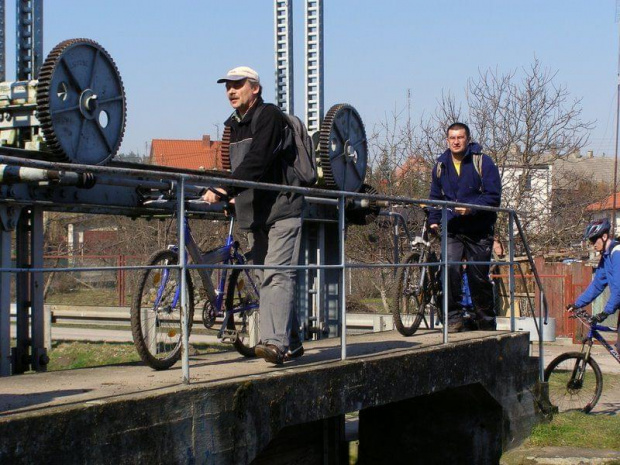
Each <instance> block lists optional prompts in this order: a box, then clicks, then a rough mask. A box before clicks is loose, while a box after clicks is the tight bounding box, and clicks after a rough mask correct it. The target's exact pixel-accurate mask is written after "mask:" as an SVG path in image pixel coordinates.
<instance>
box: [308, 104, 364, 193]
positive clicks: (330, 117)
mask: <svg viewBox="0 0 620 465" xmlns="http://www.w3.org/2000/svg"><path fill="white" fill-rule="evenodd" d="M319 153H320V160H321V169H322V172H323V179H324V182H325V184H326V186H327V187H330V188H333V189H339V190H341V191H348V192H358V191H359V189H360V188H361V187H362V185H363V184H364V178H365V177H366V167H367V162H368V141H367V139H366V130H365V129H364V123H363V122H362V118H361V117H360V115H359V113H358V112H357V110H356V109H355V108H353V107H352V106H351V105H348V104H346V103H341V104H338V105H334V106H333V107H331V108H330V109H329V111H328V112H327V115H326V116H325V118H324V119H323V122H322V123H321V130H320V134H319Z"/></svg>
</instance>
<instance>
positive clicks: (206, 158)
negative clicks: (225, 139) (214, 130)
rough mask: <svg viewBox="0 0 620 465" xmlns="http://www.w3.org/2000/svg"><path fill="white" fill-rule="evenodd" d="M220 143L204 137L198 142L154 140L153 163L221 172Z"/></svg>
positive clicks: (209, 137) (152, 143)
mask: <svg viewBox="0 0 620 465" xmlns="http://www.w3.org/2000/svg"><path fill="white" fill-rule="evenodd" d="M221 148H222V143H221V142H220V141H212V140H211V136H209V135H204V136H202V139H198V140H179V139H153V140H152V142H151V154H150V158H151V163H152V164H153V165H159V166H171V167H175V168H182V169H189V170H221V169H222V161H221Z"/></svg>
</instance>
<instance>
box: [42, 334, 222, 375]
mask: <svg viewBox="0 0 620 465" xmlns="http://www.w3.org/2000/svg"><path fill="white" fill-rule="evenodd" d="M191 347H192V348H193V349H194V350H195V353H196V354H207V353H216V352H225V351H228V350H232V346H230V345H228V344H208V345H207V344H191ZM48 355H49V357H50V362H49V364H48V366H47V370H48V371H59V370H73V369H76V368H92V367H98V366H105V365H119V364H128V363H136V362H140V357H139V356H138V352H136V348H135V347H134V345H133V344H132V343H130V342H119V343H114V342H79V341H73V342H69V341H56V342H54V343H52V350H51V351H50V352H49V354H48ZM140 363H141V362H140Z"/></svg>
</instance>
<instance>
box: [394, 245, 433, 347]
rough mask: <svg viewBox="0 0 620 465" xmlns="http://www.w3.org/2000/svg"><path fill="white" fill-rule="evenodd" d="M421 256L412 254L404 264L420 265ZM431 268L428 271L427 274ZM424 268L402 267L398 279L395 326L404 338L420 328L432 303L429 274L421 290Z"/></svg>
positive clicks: (395, 298)
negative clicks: (420, 284) (421, 276)
mask: <svg viewBox="0 0 620 465" xmlns="http://www.w3.org/2000/svg"><path fill="white" fill-rule="evenodd" d="M419 261H420V254H419V253H418V252H413V253H411V254H410V255H409V256H408V257H407V258H406V259H405V261H404V263H419ZM429 272H430V268H429V269H427V273H429ZM421 273H422V267H420V266H412V267H402V268H400V269H399V272H398V276H397V278H396V282H397V284H396V292H395V294H394V304H393V306H392V318H393V320H394V326H395V327H396V329H397V330H398V332H399V333H400V334H402V335H403V336H412V335H413V334H414V333H415V332H416V331H417V330H418V328H419V327H420V323H421V322H422V319H423V317H424V312H425V310H426V307H427V304H428V303H429V302H430V294H429V292H430V291H429V286H428V274H427V275H426V277H425V278H424V283H423V285H422V289H419V284H414V283H416V282H417V283H419V282H420V275H421Z"/></svg>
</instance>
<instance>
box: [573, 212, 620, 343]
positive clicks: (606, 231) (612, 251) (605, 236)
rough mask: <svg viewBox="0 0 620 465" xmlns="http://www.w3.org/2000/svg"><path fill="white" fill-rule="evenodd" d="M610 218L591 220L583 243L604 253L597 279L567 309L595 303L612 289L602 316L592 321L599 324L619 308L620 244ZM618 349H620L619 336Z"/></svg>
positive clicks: (600, 314)
mask: <svg viewBox="0 0 620 465" xmlns="http://www.w3.org/2000/svg"><path fill="white" fill-rule="evenodd" d="M610 231H611V225H610V223H609V220H608V219H606V218H605V219H602V220H595V221H592V222H591V223H590V224H588V226H587V227H586V230H585V233H584V235H583V238H584V240H588V241H590V243H591V244H592V245H593V246H594V250H596V251H597V252H598V253H600V254H601V260H600V261H599V264H598V267H597V269H596V274H595V275H594V279H593V280H592V282H591V283H590V285H589V286H588V288H587V289H586V290H585V291H584V292H583V293H582V294H581V295H580V296H579V297H578V298H577V301H576V302H575V303H574V304H573V305H569V306H568V308H569V309H570V308H573V307H574V308H581V307H585V306H586V305H588V304H590V303H592V301H593V300H594V299H596V298H597V297H598V296H599V295H600V294H601V293H602V292H603V291H604V290H605V287H607V286H609V300H608V301H607V304H606V305H605V308H604V309H603V311H602V312H601V313H598V314H596V315H593V316H592V317H591V318H590V321H591V322H594V323H600V322H601V321H603V320H605V318H607V317H608V316H609V315H612V314H613V313H615V311H616V310H618V307H620V242H618V241H616V240H615V239H613V238H612V235H611V234H610ZM616 347H618V350H620V333H619V340H618V342H616Z"/></svg>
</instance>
